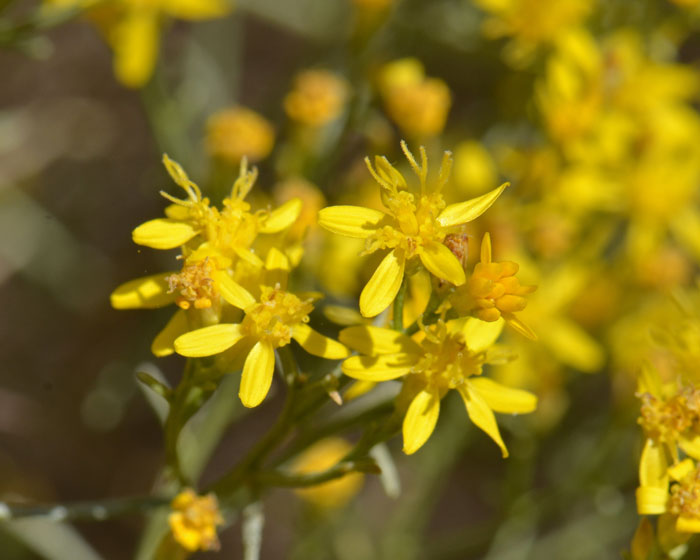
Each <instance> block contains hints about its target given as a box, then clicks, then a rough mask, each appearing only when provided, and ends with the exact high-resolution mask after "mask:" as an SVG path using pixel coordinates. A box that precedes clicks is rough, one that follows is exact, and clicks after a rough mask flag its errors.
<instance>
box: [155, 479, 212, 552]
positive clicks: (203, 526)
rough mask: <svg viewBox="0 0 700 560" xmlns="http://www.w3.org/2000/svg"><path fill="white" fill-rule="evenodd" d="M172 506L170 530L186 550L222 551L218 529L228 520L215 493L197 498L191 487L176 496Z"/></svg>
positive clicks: (169, 520) (169, 517) (169, 519)
mask: <svg viewBox="0 0 700 560" xmlns="http://www.w3.org/2000/svg"><path fill="white" fill-rule="evenodd" d="M170 507H171V508H172V512H171V513H170V515H169V516H168V523H169V525H170V530H171V531H172V534H173V537H174V538H175V540H176V541H177V542H178V543H180V545H181V546H182V547H183V548H185V549H186V550H189V551H190V552H194V551H196V550H219V539H218V537H217V535H216V528H217V526H219V525H223V524H224V520H223V518H222V517H221V514H220V513H219V504H218V502H217V500H216V496H214V494H207V495H206V496H197V494H195V492H194V491H193V490H192V489H190V488H187V489H186V490H183V491H182V492H180V493H179V494H178V495H177V496H175V498H174V499H173V501H172V503H171V504H170Z"/></svg>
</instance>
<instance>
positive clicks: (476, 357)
mask: <svg viewBox="0 0 700 560" xmlns="http://www.w3.org/2000/svg"><path fill="white" fill-rule="evenodd" d="M502 328H503V321H499V322H495V323H485V322H483V321H480V320H478V319H475V318H468V319H458V320H454V321H449V322H447V323H443V322H441V321H440V322H438V323H437V324H435V325H433V326H430V327H426V328H424V330H423V332H422V333H419V335H418V336H416V337H413V338H411V337H408V336H406V335H404V334H401V333H399V332H396V331H393V330H390V329H384V328H379V327H371V326H358V327H350V328H347V329H344V330H343V331H341V333H340V340H341V341H342V342H344V343H345V344H346V345H347V346H349V347H350V348H353V349H355V350H357V351H358V352H360V354H361V355H360V356H353V357H351V358H348V359H347V360H345V361H344V362H343V365H342V368H343V373H345V375H347V376H349V377H352V378H353V379H359V380H363V381H372V382H378V381H387V380H390V379H399V378H403V380H404V390H403V394H402V400H403V401H404V402H405V403H408V404H407V407H406V412H405V417H404V421H403V439H404V451H405V452H406V453H407V454H411V453H414V452H416V451H417V450H418V449H420V447H421V446H422V445H423V444H424V443H425V442H426V441H427V440H428V438H429V437H430V435H431V434H432V432H433V430H434V429H435V425H436V423H437V420H438V416H439V414H440V400H441V399H442V397H444V396H445V394H446V393H447V392H448V391H449V390H450V389H455V390H456V391H458V392H459V394H460V396H461V397H462V399H463V401H464V404H465V407H466V409H467V414H468V415H469V417H470V418H471V420H472V422H474V424H476V426H477V427H479V428H480V429H481V430H483V431H484V432H486V433H487V434H488V435H489V436H490V437H491V438H492V439H493V440H494V441H495V442H496V443H497V444H498V445H499V446H500V448H501V450H502V452H503V456H504V457H505V456H507V455H508V451H507V450H506V447H505V444H504V443H503V440H502V438H501V435H500V432H499V430H498V425H497V424H496V419H495V417H494V415H493V412H494V411H496V412H508V413H525V412H532V411H533V410H534V409H535V407H536V404H537V399H536V397H535V396H534V395H532V394H531V393H528V392H526V391H521V390H518V389H511V388H509V387H505V386H503V385H500V384H499V383H496V382H495V381H492V380H491V379H488V378H486V377H483V376H482V373H483V366H484V364H487V363H490V362H492V361H494V360H498V359H501V358H502V356H499V353H498V352H497V351H496V350H495V349H494V348H493V344H494V343H495V341H496V339H497V338H498V336H499V335H500V333H501V330H502Z"/></svg>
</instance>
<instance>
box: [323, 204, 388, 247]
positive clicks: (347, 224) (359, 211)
mask: <svg viewBox="0 0 700 560" xmlns="http://www.w3.org/2000/svg"><path fill="white" fill-rule="evenodd" d="M385 217H386V214H384V212H380V211H379V210H371V209H369V208H363V207H361V206H329V207H328V208H324V209H323V210H321V211H320V212H319V213H318V225H320V226H321V227H323V228H325V229H327V230H328V231H332V232H333V233H338V234H340V235H346V236H348V237H359V238H362V239H364V238H365V237H369V236H370V235H372V234H373V233H374V232H375V230H376V229H377V227H378V225H379V222H381V221H382V220H383V219H384V218H385Z"/></svg>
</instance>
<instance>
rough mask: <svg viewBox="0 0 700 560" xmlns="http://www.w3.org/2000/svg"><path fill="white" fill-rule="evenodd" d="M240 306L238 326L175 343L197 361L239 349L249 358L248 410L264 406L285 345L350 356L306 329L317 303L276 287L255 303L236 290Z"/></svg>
mask: <svg viewBox="0 0 700 560" xmlns="http://www.w3.org/2000/svg"><path fill="white" fill-rule="evenodd" d="M273 254H274V252H273ZM269 268H272V266H269ZM236 306H237V307H239V308H240V309H243V310H244V311H245V316H244V318H243V320H242V321H241V322H240V323H220V324H218V325H212V326H209V327H204V328H202V329H197V330H194V331H191V332H188V333H186V334H183V335H182V336H180V337H179V338H177V339H176V340H175V351H176V352H177V353H178V354H181V355H183V356H188V357H193V358H194V357H202V356H213V355H215V354H220V353H221V352H224V351H225V350H228V349H229V348H231V347H233V346H235V349H234V352H235V353H236V354H237V355H239V356H240V355H246V354H247V356H246V359H245V363H244V365H243V373H242V376H241V385H240V389H239V393H238V394H239V396H240V398H241V402H243V404H244V406H247V407H254V406H258V405H259V404H260V403H261V402H262V401H263V399H264V398H265V396H266V395H267V393H268V391H269V390H270V385H271V383H272V374H273V373H274V369H275V349H276V348H280V347H282V346H286V345H287V344H289V343H290V342H291V339H292V338H293V339H294V340H296V341H297V342H298V343H299V344H300V345H301V347H302V348H304V350H306V351H307V352H308V353H309V354H313V355H314V356H320V357H322V358H329V359H334V360H338V359H341V358H345V357H347V356H348V350H347V348H345V346H343V345H342V344H340V343H339V342H337V341H335V340H333V339H331V338H328V337H326V336H323V335H321V334H319V333H318V332H316V331H315V330H314V329H312V328H311V327H310V326H309V325H308V324H307V323H308V321H309V314H310V313H311V311H313V308H314V306H313V298H306V299H302V298H300V297H299V296H297V295H295V294H292V293H290V292H288V291H286V289H285V288H284V287H283V286H281V285H280V284H279V283H277V284H276V285H275V286H274V287H272V286H261V288H260V297H259V298H258V299H257V300H256V299H255V298H254V297H253V296H252V295H251V294H250V293H249V292H248V291H247V290H245V288H243V287H241V286H238V291H237V303H236Z"/></svg>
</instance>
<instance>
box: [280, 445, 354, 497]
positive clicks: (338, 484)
mask: <svg viewBox="0 0 700 560" xmlns="http://www.w3.org/2000/svg"><path fill="white" fill-rule="evenodd" d="M351 450H352V445H350V443H349V442H348V441H346V440H344V439H342V438H339V437H329V438H326V439H322V440H320V441H318V442H317V443H315V444H314V445H312V446H311V447H309V448H308V449H306V450H305V451H304V452H303V453H302V454H301V455H299V457H298V458H297V459H296V460H295V461H294V465H293V467H292V471H293V472H294V473H298V474H312V473H319V472H323V471H325V470H328V469H330V468H333V467H334V466H335V465H336V464H338V462H340V461H342V460H343V458H345V456H346V455H347V454H348V453H350V451H351ZM363 480H364V475H362V473H358V472H351V473H348V474H346V475H345V476H343V477H341V478H337V479H335V480H330V481H328V482H324V483H322V484H318V485H316V486H311V487H309V488H300V489H298V490H295V492H296V494H297V495H298V496H300V497H302V498H303V499H304V500H306V501H308V502H309V503H311V504H312V505H313V506H315V507H317V508H319V509H322V510H326V509H337V508H341V507H343V506H344V505H345V504H346V503H347V502H348V501H349V500H351V499H352V498H353V497H354V496H355V495H356V494H357V493H358V492H359V491H360V488H362V482H363Z"/></svg>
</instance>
